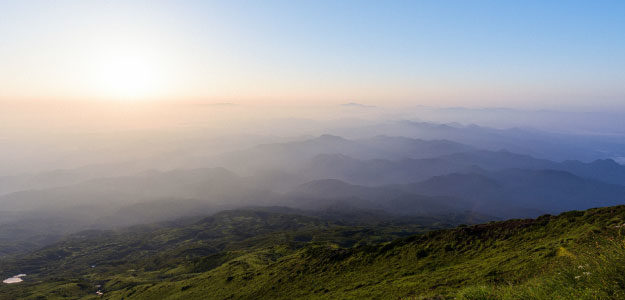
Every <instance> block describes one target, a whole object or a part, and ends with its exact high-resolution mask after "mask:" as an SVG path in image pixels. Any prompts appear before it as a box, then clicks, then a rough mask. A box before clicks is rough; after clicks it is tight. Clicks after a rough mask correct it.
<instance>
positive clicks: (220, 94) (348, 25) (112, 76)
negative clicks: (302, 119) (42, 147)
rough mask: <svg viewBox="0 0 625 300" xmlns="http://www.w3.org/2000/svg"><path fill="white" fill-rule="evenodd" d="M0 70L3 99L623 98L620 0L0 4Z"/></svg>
mask: <svg viewBox="0 0 625 300" xmlns="http://www.w3.org/2000/svg"><path fill="white" fill-rule="evenodd" d="M102 49H104V50H102ZM109 49H114V50H109ZM120 49H121V50H120ZM101 50H102V51H101ZM100 52H102V53H100ZM111 53H114V54H111ZM95 62H100V63H99V65H102V64H104V65H108V66H115V68H113V69H112V70H109V69H107V70H106V71H101V69H98V68H100V67H98V63H95ZM133 62H140V63H133ZM0 65H5V66H8V67H6V68H3V70H0V80H1V81H2V82H4V83H5V87H7V88H6V89H4V91H0V98H1V99H3V100H12V99H13V100H15V99H18V100H19V99H30V100H32V99H40V98H52V99H63V98H76V99H91V98H94V97H96V95H106V96H104V97H111V98H122V97H125V98H131V97H143V98H154V99H156V98H167V99H170V100H171V99H208V100H209V101H232V102H260V103H263V102H266V103H274V102H281V103H282V102H319V103H335V102H336V103H340V102H351V101H354V102H363V103H368V104H373V105H380V104H383V103H392V104H395V105H417V104H422V105H442V106H448V105H452V106H457V105H462V106H508V107H533V108H536V107H542V106H544V107H549V108H553V107H561V106H567V105H569V106H589V107H590V106H596V107H606V108H610V107H625V71H624V70H625V1H162V2H159V1H106V2H105V1H100V2H96V1H91V2H87V1H54V2H53V1H2V2H0ZM138 69H141V70H143V71H141V70H138ZM146 70H149V71H146ZM103 73H105V74H107V75H106V76H105V77H106V78H104V79H102V78H100V77H101V76H99V75H100V74H103ZM89 74H95V75H89ZM129 74H130V75H133V76H128V75H129ZM154 74H156V75H158V76H156V75H154ZM124 76H128V77H124ZM142 76H143V77H146V78H147V79H145V80H143V81H140V82H136V83H133V82H132V79H131V78H137V77H142ZM150 76H153V77H154V78H151V77H150ZM103 82H104V83H105V84H104V83H103ZM120 85H121V86H120ZM33 87H36V88H33ZM164 87H166V88H164ZM103 89H110V90H116V91H117V94H116V93H110V94H107V93H101V91H102V90H103Z"/></svg>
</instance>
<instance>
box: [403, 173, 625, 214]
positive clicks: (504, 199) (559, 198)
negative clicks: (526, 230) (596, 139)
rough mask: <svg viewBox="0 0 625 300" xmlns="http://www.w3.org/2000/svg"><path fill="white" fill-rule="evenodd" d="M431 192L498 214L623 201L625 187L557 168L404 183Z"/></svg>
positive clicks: (408, 187) (407, 187)
mask: <svg viewBox="0 0 625 300" xmlns="http://www.w3.org/2000/svg"><path fill="white" fill-rule="evenodd" d="M403 188H404V190H406V191H409V192H412V193H418V194H423V195H430V196H450V197H459V198H462V199H464V200H466V201H469V202H471V203H472V205H474V206H473V209H474V210H476V211H480V212H482V213H487V214H493V215H496V216H500V217H519V216H532V215H538V214H541V213H557V212H561V211H565V210H573V209H587V208H591V207H600V206H609V205H616V204H623V203H625V187H624V186H620V185H613V184H607V183H603V182H600V181H596V180H592V179H586V178H582V177H578V176H575V175H573V174H571V173H568V172H565V171H558V170H521V169H507V170H503V171H493V172H484V173H482V174H474V173H468V174H450V175H443V176H437V177H434V178H432V179H429V180H426V181H423V182H419V183H415V184H410V185H405V186H403Z"/></svg>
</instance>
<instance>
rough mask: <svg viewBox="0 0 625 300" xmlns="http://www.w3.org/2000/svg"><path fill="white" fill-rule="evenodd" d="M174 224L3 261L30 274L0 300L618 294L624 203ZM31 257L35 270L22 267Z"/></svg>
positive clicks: (624, 251)
mask: <svg viewBox="0 0 625 300" xmlns="http://www.w3.org/2000/svg"><path fill="white" fill-rule="evenodd" d="M186 222H187V223H185V222H182V221H181V222H180V223H177V224H161V225H158V226H161V228H153V227H143V226H140V227H131V228H128V229H125V230H124V231H123V232H115V233H113V232H84V233H81V234H80V235H77V236H73V237H72V238H70V239H68V240H66V241H63V242H61V243H58V244H55V245H52V246H50V247H47V248H44V249H42V250H40V251H37V252H34V253H33V254H30V255H28V256H26V257H25V258H22V259H17V260H6V259H5V260H3V261H2V268H0V269H1V270H2V275H3V276H9V275H14V274H13V273H15V274H17V273H21V272H32V273H28V274H30V275H28V276H27V277H26V281H25V282H24V283H20V284H16V285H2V286H1V287H0V292H1V293H0V295H2V296H0V299H14V298H18V297H19V298H26V299H35V298H37V297H39V298H37V299H55V298H61V297H62V296H66V297H71V298H85V299H89V298H94V299H95V298H96V295H95V292H96V290H97V289H98V287H96V285H101V287H99V289H101V290H102V291H103V292H104V298H105V299H122V298H123V299H259V298H264V299H297V298H306V299H314V298H322V299H362V298H380V299H389V298H390V299H397V298H402V297H415V298H416V299H421V298H427V297H438V299H444V298H458V299H499V298H509V299H519V298H521V299H570V298H571V297H572V296H575V298H587V299H619V298H622V297H623V296H625V281H624V280H623V278H624V277H623V276H622V274H625V264H624V263H623V261H624V260H623V258H625V248H624V247H625V246H624V244H623V240H622V237H621V234H622V229H623V228H624V227H623V224H624V223H625V206H616V207H608V208H599V209H591V210H587V211H572V212H567V213H563V214H560V215H558V216H549V215H546V216H542V217H540V218H537V219H517V220H509V221H503V222H491V223H488V224H482V225H474V226H460V227H458V228H455V229H447V230H434V231H430V232H427V233H422V234H417V235H412V236H410V237H403V238H401V237H400V236H401V233H400V232H402V230H401V229H400V228H401V226H398V225H397V224H395V225H392V224H384V223H378V224H376V225H375V226H368V227H344V226H336V225H335V224H332V222H328V221H323V220H321V219H319V218H313V217H306V216H301V215H294V214H284V213H274V212H262V211H261V212H259V211H231V212H224V213H220V214H217V215H215V216H213V217H210V218H207V219H199V220H196V221H192V220H187V221H186ZM235 225H236V226H235ZM422 229H424V228H422ZM417 231H418V230H417ZM393 232H394V233H393ZM403 232H404V234H405V233H406V231H405V229H404V231H403ZM398 234H399V235H398ZM382 236H394V237H395V238H397V237H400V238H399V239H395V240H393V241H392V242H385V241H384V240H383V239H380V238H379V237H382ZM191 237H194V238H193V239H191ZM376 237H378V238H376ZM346 240H349V241H350V242H347V243H346V242H345V241H346ZM107 249H108V250H107ZM156 249H159V250H158V255H154V253H153V251H155V250H156ZM96 250H97V251H96ZM107 253H108V254H107ZM35 261H36V264H35V265H37V266H42V265H43V266H45V267H43V268H41V267H33V268H29V267H28V266H29V264H28V263H29V262H35ZM70 262H71V263H70ZM92 264H94V265H92ZM25 269H27V270H25Z"/></svg>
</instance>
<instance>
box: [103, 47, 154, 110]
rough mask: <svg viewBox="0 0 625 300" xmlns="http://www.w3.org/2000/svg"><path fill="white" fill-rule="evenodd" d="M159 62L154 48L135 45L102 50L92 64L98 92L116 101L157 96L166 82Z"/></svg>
mask: <svg viewBox="0 0 625 300" xmlns="http://www.w3.org/2000/svg"><path fill="white" fill-rule="evenodd" d="M160 63H161V61H159V59H158V58H157V57H156V56H155V55H154V53H153V51H150V49H141V48H140V47H136V46H135V47H131V46H120V45H118V46H116V47H111V48H109V49H107V50H105V51H101V53H100V54H98V55H97V57H95V58H94V67H93V68H92V71H93V76H92V78H93V84H94V85H95V87H96V89H97V93H98V96H99V97H104V98H107V99H112V100H119V101H138V100H146V99H153V98H157V97H159V96H160V94H162V92H163V88H164V86H165V84H166V82H165V81H164V74H163V70H162V68H160V67H159V64H160Z"/></svg>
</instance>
